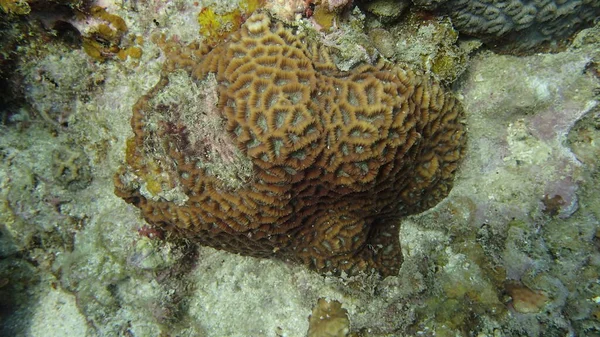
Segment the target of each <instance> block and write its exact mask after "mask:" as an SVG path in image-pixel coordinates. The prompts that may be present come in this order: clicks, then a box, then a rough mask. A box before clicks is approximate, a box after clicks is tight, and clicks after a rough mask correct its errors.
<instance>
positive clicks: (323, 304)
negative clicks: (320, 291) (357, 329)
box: [307, 298, 350, 337]
mask: <svg viewBox="0 0 600 337" xmlns="http://www.w3.org/2000/svg"><path fill="white" fill-rule="evenodd" d="M349 332H350V320H349V319H348V311H347V310H346V309H344V308H342V303H340V302H338V301H335V300H332V301H331V302H330V301H327V300H326V299H324V298H319V300H318V301H317V305H315V307H314V308H313V311H312V314H311V315H310V316H309V317H308V334H307V335H308V337H346V336H348V333H349Z"/></svg>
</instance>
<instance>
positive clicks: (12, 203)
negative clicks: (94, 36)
mask: <svg viewBox="0 0 600 337" xmlns="http://www.w3.org/2000/svg"><path fill="white" fill-rule="evenodd" d="M273 1H279V0H273ZM57 2H60V3H66V2H65V1H62V0H56V1H54V0H53V1H33V0H27V3H28V4H29V6H30V8H31V13H30V14H29V15H18V14H13V15H3V14H2V13H1V10H0V30H2V34H0V47H1V48H2V50H3V54H2V55H4V57H5V58H3V59H2V60H0V72H1V73H2V74H0V77H2V84H0V85H1V86H2V88H1V90H0V92H2V93H4V95H0V96H1V97H0V100H4V101H2V102H0V105H2V104H3V103H4V102H6V101H8V100H10V102H9V103H8V105H10V106H9V107H8V108H6V107H7V105H2V106H1V108H3V109H4V108H6V111H9V113H8V114H7V115H6V117H5V118H4V120H5V121H7V122H6V124H4V125H2V126H1V127H0V157H2V161H0V321H1V322H0V335H1V336H25V335H27V336H31V337H48V336H181V337H192V336H194V337H195V336H206V337H213V336H231V337H246V336H268V337H289V336H306V333H307V331H308V330H309V319H308V317H309V316H310V315H311V313H312V311H313V309H315V305H316V304H317V303H318V301H319V299H320V298H325V299H327V300H329V301H332V300H337V301H338V302H340V303H342V310H345V311H346V312H347V318H348V319H349V320H350V322H351V327H350V328H351V331H350V336H352V333H354V334H355V335H357V336H363V337H366V336H369V337H389V336H452V337H456V336H478V337H483V336H532V337H541V336H597V335H599V334H600V283H598V280H599V279H600V252H599V250H598V247H599V246H600V230H599V224H600V222H599V220H598V219H600V188H598V186H600V161H598V158H600V108H599V105H598V100H599V97H598V88H599V87H600V81H599V79H600V71H599V70H600V66H599V64H600V62H599V60H600V54H599V51H600V44H599V43H600V38H599V37H600V26H597V27H596V28H595V29H588V30H585V31H582V32H580V33H579V34H578V35H577V36H576V37H575V38H574V40H573V44H572V47H569V48H568V49H567V50H566V51H561V52H558V53H553V54H544V53H541V54H536V55H532V56H527V57H523V56H506V55H497V54H495V53H493V52H489V51H480V52H478V53H477V55H475V56H473V57H471V58H470V59H469V58H468V57H467V58H466V59H465V60H466V61H465V62H466V63H462V62H460V63H454V64H455V65H452V63H453V62H448V60H443V57H440V58H438V57H436V56H435V55H437V54H439V53H440V52H443V53H445V52H446V51H447V47H452V46H455V45H457V46H459V47H461V45H462V44H463V43H465V42H468V41H464V40H462V39H459V40H458V42H457V43H455V42H454V41H455V36H454V35H455V34H454V33H453V32H452V31H453V30H452V29H451V25H449V23H450V20H449V19H442V20H439V19H438V18H436V17H434V16H433V15H431V14H430V13H427V12H418V11H416V8H414V7H413V8H412V10H411V11H409V12H408V13H405V14H406V16H405V17H406V18H407V19H408V21H407V22H405V20H404V19H402V20H399V21H398V22H395V23H391V24H388V25H382V24H381V23H380V22H377V18H375V16H373V15H369V14H368V13H367V14H366V15H365V14H362V13H361V10H364V8H363V7H354V8H353V9H352V10H351V11H342V12H343V13H344V14H342V19H343V20H340V21H337V19H336V20H335V22H336V23H337V27H335V26H332V32H331V33H329V34H327V35H324V34H323V33H321V32H313V31H311V30H310V29H311V24H312V22H310V21H309V20H300V22H294V23H291V24H292V25H295V26H294V29H295V30H296V31H297V32H301V33H302V34H306V35H307V36H310V38H308V37H307V38H303V39H302V40H301V41H302V42H303V43H304V45H303V46H305V47H307V48H308V47H309V46H310V43H309V42H308V41H310V39H313V40H314V39H316V40H318V41H321V42H323V43H325V44H326V45H327V46H328V47H330V48H331V49H330V50H329V53H330V56H331V58H332V61H334V63H335V64H336V65H343V66H344V68H343V69H345V70H350V69H353V67H354V66H358V67H360V65H358V63H357V60H363V62H364V61H367V62H368V61H369V60H370V58H369V57H371V56H369V53H371V52H373V50H372V49H370V48H369V46H368V44H364V40H363V38H362V37H361V35H360V34H361V32H363V31H364V30H367V31H369V35H371V32H370V30H376V32H375V33H374V34H373V35H378V34H380V33H381V32H382V31H386V32H387V34H386V33H381V34H380V35H381V36H378V38H381V39H382V42H383V43H381V44H379V45H378V49H379V48H380V47H384V48H386V49H385V50H387V51H388V52H389V53H388V54H387V55H386V57H389V58H388V60H389V61H391V62H394V63H395V62H401V63H402V64H403V65H406V64H408V65H406V67H417V68H420V69H424V70H425V71H429V70H431V69H433V67H429V68H428V67H426V65H427V64H430V65H433V64H435V63H436V62H437V60H438V59H440V61H441V63H440V68H441V69H442V70H443V69H450V70H451V69H452V67H460V68H461V69H462V68H464V67H465V66H466V71H465V72H464V73H463V75H461V76H460V77H459V79H458V81H457V82H456V83H455V84H454V86H453V90H455V91H456V93H457V97H458V98H459V99H460V100H461V101H462V103H463V106H464V110H465V113H464V118H465V119H466V120H467V125H468V127H469V129H468V135H469V137H468V145H467V147H468V151H467V153H466V155H465V158H464V159H463V161H462V163H461V166H460V170H459V174H457V177H456V179H455V181H454V187H453V189H452V192H451V193H450V194H449V195H448V196H447V197H446V198H445V199H444V200H443V201H442V202H440V203H439V204H437V205H436V206H435V207H433V208H431V209H430V210H428V211H426V212H423V213H419V214H415V215H412V216H408V217H403V218H402V219H401V220H399V221H398V224H399V225H400V233H399V240H400V245H401V247H402V253H403V262H402V266H401V268H400V270H399V271H398V274H397V275H395V276H389V277H387V278H385V279H383V280H382V279H381V278H380V277H379V276H378V275H375V274H374V275H369V276H368V277H365V276H362V275H357V276H343V277H338V276H335V275H329V276H322V275H319V274H317V273H314V272H312V271H311V270H309V269H308V268H305V267H304V266H303V265H299V264H295V263H291V262H288V261H280V260H277V259H256V258H252V257H248V256H242V255H238V254H230V253H229V252H227V251H223V250H217V249H213V248H211V247H204V246H200V247H198V246H196V245H193V244H191V242H190V241H188V240H177V239H175V237H176V236H174V235H172V233H171V232H170V231H165V230H164V228H161V226H160V225H151V224H148V223H146V222H145V221H144V218H143V216H142V213H141V211H140V210H139V209H138V208H136V207H135V206H133V205H130V204H127V203H125V202H124V201H123V200H122V199H121V198H119V197H117V196H116V195H115V194H114V182H113V177H114V174H115V171H116V170H117V169H118V168H119V167H120V166H122V165H123V163H124V161H125V154H126V153H125V150H126V146H127V139H128V138H129V137H131V136H132V131H131V126H130V119H131V114H132V106H134V105H135V104H136V102H137V101H138V100H140V97H141V96H142V95H144V94H145V93H146V94H148V95H149V101H148V105H147V106H148V107H149V109H148V114H147V116H149V118H150V120H148V122H149V124H150V125H154V124H153V120H152V118H154V117H156V116H157V115H156V114H154V115H152V114H153V113H154V112H155V111H154V110H153V109H154V108H157V107H159V106H160V105H161V104H162V105H163V108H168V109H171V110H170V111H171V112H172V113H178V112H183V111H186V110H188V109H189V108H190V107H194V108H195V109H197V110H195V111H197V112H198V113H197V114H196V115H185V118H186V119H191V120H192V121H194V123H199V124H204V126H205V127H204V128H203V131H202V132H204V134H205V135H206V136H208V137H212V138H213V139H214V140H216V141H217V143H218V142H220V141H229V140H230V137H229V136H228V135H227V133H226V131H227V130H226V129H225V126H226V124H223V123H222V122H223V120H222V119H215V118H214V117H215V115H217V116H218V115H219V114H218V113H220V111H221V110H220V109H217V108H215V106H216V104H218V100H219V92H218V88H219V85H220V84H219V81H218V80H217V76H216V74H214V75H208V76H206V77H205V78H203V79H197V78H195V77H194V76H193V75H191V69H192V68H193V69H195V67H196V64H197V61H199V60H201V58H202V57H203V55H205V54H204V51H203V52H201V53H200V54H201V55H198V54H194V52H192V51H191V50H195V49H194V46H192V47H193V48H192V49H191V50H190V49H189V48H181V47H180V46H179V43H181V44H182V45H183V44H187V43H190V42H192V41H197V40H198V39H199V38H201V37H199V34H198V31H199V28H200V27H199V26H198V24H197V22H198V12H199V11H200V10H201V6H204V7H206V6H211V7H212V8H214V9H215V11H218V10H224V11H225V12H226V11H230V10H232V9H234V8H236V7H237V6H238V4H240V3H241V1H237V0H225V1H220V0H203V1H201V2H199V3H198V2H195V1H187V0H183V1H181V0H177V1H126V2H123V1H112V0H102V1H100V2H97V3H96V4H98V5H101V6H102V7H104V8H106V11H107V12H108V13H111V14H114V15H118V16H119V17H121V18H123V19H124V20H125V21H126V22H127V27H128V32H129V33H127V35H125V36H124V41H123V43H124V44H126V43H127V39H128V38H129V36H133V35H135V36H136V39H137V37H139V36H141V37H143V40H144V41H145V42H144V44H143V54H142V55H141V58H140V59H139V60H130V61H127V62H119V61H117V60H116V59H115V60H114V61H116V62H113V60H111V59H107V61H106V62H94V60H93V59H92V58H90V57H89V56H88V55H87V54H85V53H84V52H83V51H82V50H81V45H80V44H79V45H77V44H70V43H69V44H67V43H65V40H64V39H63V38H61V37H60V35H61V34H62V33H60V32H59V31H57V35H56V36H55V35H50V34H49V33H47V32H46V33H44V32H42V33H40V29H41V30H43V28H41V26H40V23H39V21H37V18H42V19H43V16H44V13H46V12H44V13H41V12H40V9H41V8H40V7H41V6H46V8H47V7H51V6H53V5H54V4H55V3H57ZM280 2H281V3H291V2H290V1H280ZM299 2H300V1H299ZM301 2H303V3H305V2H304V1H301ZM430 2H432V1H430ZM356 3H357V4H358V6H361V3H360V2H358V1H356ZM64 7H66V8H68V7H69V6H64ZM64 15H66V16H67V17H70V16H71V15H72V14H69V13H68V11H67V13H66V14H64ZM403 18H404V17H403ZM414 18H417V19H418V20H415V19H414ZM63 20H64V16H63ZM81 20H82V21H84V20H85V18H81ZM101 22H104V21H99V20H98V21H97V20H90V21H89V24H88V26H87V27H89V28H92V29H93V27H97V24H98V23H101ZM403 23H406V24H408V25H413V28H414V29H403V30H400V29H398V27H399V26H402V25H403ZM46 27H54V25H53V24H50V25H47V26H46ZM65 27H68V26H65ZM77 27H78V29H79V28H80V26H77ZM349 27H354V28H353V29H349ZM365 27H366V28H365ZM68 31H69V28H65V30H64V31H63V33H65V34H67V35H68ZM81 32H82V34H83V36H85V35H86V34H87V31H86V30H85V28H84V29H81ZM350 33H352V34H350ZM52 34H54V33H52ZM160 35H164V36H166V37H167V39H168V40H169V41H178V42H177V43H168V44H166V45H164V42H165V40H162V39H153V36H160ZM363 35H364V33H363ZM383 35H385V36H383ZM469 41H478V40H475V39H474V40H469ZM157 42H158V44H157ZM499 42H501V41H499ZM160 45H162V47H163V48H164V49H165V48H173V49H172V50H169V51H168V55H169V57H171V58H172V57H174V56H177V55H179V56H180V58H181V59H182V60H187V61H190V60H191V61H193V62H190V63H189V64H190V68H189V69H188V68H182V67H179V66H177V65H176V64H174V63H172V62H171V63H169V64H170V67H172V68H171V70H173V71H171V70H169V72H168V73H167V74H164V76H165V77H166V78H167V79H168V80H169V83H168V84H167V85H166V86H164V87H162V88H161V89H157V90H156V92H150V93H149V92H148V91H149V90H151V88H153V87H154V86H155V85H156V83H157V82H158V81H159V80H160V78H161V74H160V73H161V69H163V64H164V62H165V60H166V59H167V57H166V56H164V55H162V54H161V46H160ZM407 47H412V48H407ZM361 48H365V49H366V52H363V51H361ZM384 48H381V50H384ZM461 48H462V47H461ZM309 50H310V48H309ZM402 50H406V51H407V52H410V55H408V54H403V52H402ZM181 51H183V52H190V53H191V54H192V55H190V56H189V58H188V56H182V54H180V52H181ZM336 51H339V52H338V53H336ZM357 53H362V54H360V55H353V54H357ZM176 54H177V55H176ZM309 55H310V54H309ZM365 55H367V56H365ZM405 55H406V56H410V61H405V60H406V59H405V58H403V56H405ZM117 57H118V55H117ZM461 59H462V58H455V60H459V61H460V60H461ZM404 62H408V63H404ZM419 62H422V64H421V63H419ZM135 63H139V66H136V65H135ZM436 67H437V66H436ZM338 68H339V67H338ZM60 69H62V70H64V71H59V70H60ZM339 69H342V68H339ZM167 70H168V69H167ZM336 73H337V74H345V76H350V75H351V74H352V72H349V73H344V72H336ZM5 75H7V76H5ZM342 78H343V77H342ZM440 78H441V77H440ZM53 82H54V83H56V84H57V85H54V84H53ZM25 88H26V89H27V92H26V91H25V90H23V89H25ZM29 91H31V92H29ZM19 92H21V93H20V95H21V96H20V98H18V97H19ZM182 95H183V96H182ZM15 98H18V99H15ZM71 103H74V104H71ZM41 108H44V109H47V110H45V111H47V112H49V114H48V116H49V117H50V120H53V121H56V122H60V124H61V127H59V128H55V127H52V126H51V124H50V123H48V122H47V121H46V120H45V119H42V117H41V115H40V113H39V111H38V109H41ZM150 108H152V109H150ZM63 109H64V110H65V111H67V112H68V115H65V116H66V118H64V117H62V115H61V114H60V111H61V110H63ZM203 114H208V116H204V115H203ZM152 116H154V117H152ZM192 117H193V118H192ZM155 120H156V119H154V121H155ZM65 122H67V123H68V126H67V127H65V126H66V124H65ZM166 126H167V125H158V128H159V129H162V128H164V127H166ZM175 126H176V125H173V127H171V126H169V129H170V130H171V131H177V132H184V133H185V132H199V131H198V130H196V131H194V130H191V129H190V130H191V131H190V130H186V129H181V128H175ZM162 130H164V129H162ZM130 142H131V141H130ZM228 144H229V145H230V144H231V143H220V144H218V145H219V149H220V150H231V152H230V154H232V155H235V156H233V157H231V158H233V159H234V161H233V162H234V163H235V164H242V165H239V166H233V165H229V166H228V165H224V164H226V163H224V162H223V161H219V160H218V158H220V157H219V156H215V157H213V158H215V159H212V160H210V161H209V160H205V161H203V164H205V166H204V168H205V169H206V170H207V171H211V172H213V174H217V175H218V176H219V179H220V181H222V183H223V184H230V186H231V187H230V188H231V189H233V190H235V189H243V188H244V187H245V185H244V184H241V183H242V182H244V181H245V179H249V178H250V177H252V172H253V171H252V169H253V167H252V166H251V165H246V164H248V163H251V162H250V161H249V160H243V158H245V156H244V155H243V153H242V152H241V151H240V149H239V148H237V147H229V146H228ZM130 148H133V147H132V146H130ZM150 149H152V147H148V150H150ZM208 150H210V149H208ZM73 152H75V153H77V154H76V155H75V156H73V157H71V156H69V154H71V153H73ZM56 153H64V154H65V156H64V158H63V160H66V161H67V162H68V161H69V160H68V159H69V158H73V159H75V157H77V158H79V159H77V160H74V163H75V164H77V165H83V166H82V167H87V168H85V169H84V170H85V171H86V175H87V174H90V175H91V178H92V179H91V180H87V179H86V180H85V184H78V185H77V186H75V188H71V187H70V183H69V180H68V179H63V178H66V177H69V176H70V175H68V174H63V175H61V174H56V173H60V172H61V171H60V170H55V168H60V167H61V165H60V163H61V162H62V160H61V159H60V158H57V156H55V154H56ZM219 153H225V152H212V151H208V152H207V154H208V155H209V156H210V155H214V154H219ZM228 153H229V152H228ZM237 155H240V156H239V157H238V156H237ZM56 159H59V160H58V162H54V160H56ZM78 160H82V161H81V162H78ZM54 163H57V164H59V165H56V166H54ZM155 164H157V168H160V166H158V165H163V163H155ZM74 167H79V166H74ZM88 168H89V169H88ZM223 168H226V169H223ZM248 169H250V170H248ZM63 172H64V173H68V171H63ZM232 172H237V174H239V175H240V177H241V178H238V177H237V176H236V175H234V174H231V173H232ZM160 173H161V172H160V171H159V170H158V169H157V170H156V171H153V172H152V174H150V175H146V178H147V179H146V181H145V183H146V184H145V185H144V186H145V189H144V188H142V193H143V195H144V196H145V197H147V198H150V199H151V200H153V201H152V202H158V201H161V200H162V199H161V198H163V197H164V198H173V199H172V200H173V201H174V202H185V201H184V200H185V197H184V194H183V193H178V190H177V189H175V190H173V191H170V190H169V188H168V187H169V186H167V185H165V186H163V184H164V183H165V181H166V182H168V180H167V178H168V176H166V175H164V176H161V175H160ZM60 180H62V181H60ZM169 191H170V192H171V193H166V192H169ZM243 239H244V240H242V239H240V245H243V244H244V242H246V241H245V240H247V239H246V238H243ZM330 303H331V302H330ZM324 317H325V316H324ZM312 318H316V316H312ZM340 322H342V320H340Z"/></svg>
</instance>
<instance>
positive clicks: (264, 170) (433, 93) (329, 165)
mask: <svg viewBox="0 0 600 337" xmlns="http://www.w3.org/2000/svg"><path fill="white" fill-rule="evenodd" d="M165 44H166V46H165V48H164V49H165V51H166V52H167V54H168V59H169V61H168V62H167V64H166V65H165V71H164V75H163V78H162V80H161V81H160V82H159V83H158V84H157V85H156V87H155V88H154V89H152V90H151V91H150V92H149V93H148V94H147V95H145V96H144V97H142V98H141V99H140V100H139V101H138V103H137V104H136V105H135V107H134V115H133V117H132V120H131V125H132V127H133V130H134V133H135V136H134V138H132V139H131V140H130V141H129V144H128V149H127V155H126V157H127V158H126V159H127V166H126V167H124V168H122V169H121V171H120V172H119V173H118V174H117V175H116V177H115V184H116V193H117V195H119V196H121V197H122V198H124V199H125V200H126V201H128V202H130V203H132V204H134V205H136V206H137V207H139V208H140V209H141V210H142V213H143V215H144V216H145V218H146V219H147V221H148V222H150V223H153V224H156V225H158V226H161V227H164V228H168V229H171V230H174V231H176V232H179V233H181V234H182V235H185V236H186V237H188V238H190V239H192V240H195V241H196V242H199V243H201V244H204V245H208V246H212V247H215V248H218V249H224V250H227V251H230V252H235V253H240V254H244V255H251V256H257V257H278V258H281V259H290V260H293V261H297V262H300V263H304V264H305V265H307V266H309V267H310V268H312V269H315V270H317V271H319V272H323V273H325V272H334V273H341V272H347V273H348V274H356V273H358V272H361V271H362V272H371V271H372V270H375V271H377V272H379V273H380V274H382V275H383V276H387V275H391V274H395V273H397V272H398V269H399V267H400V264H401V262H402V253H401V250H400V246H399V237H398V236H399V232H398V230H399V228H398V219H399V217H401V216H403V215H407V214H413V213H417V212H421V211H423V210H425V209H428V208H430V207H432V206H434V205H435V204H436V203H437V202H439V201H440V200H441V199H442V198H444V197H445V196H446V195H447V194H448V192H449V191H450V189H451V186H452V180H453V176H454V173H455V170H456V168H457V165H458V163H459V161H460V159H461V157H462V156H463V154H464V144H465V139H466V137H465V127H464V125H463V121H462V119H463V112H462V108H461V107H460V105H459V103H458V102H457V101H456V100H455V98H453V97H452V96H451V95H448V94H445V93H444V91H443V90H442V88H441V87H440V85H439V84H437V83H434V82H432V81H430V80H428V79H426V78H425V77H423V76H419V75H417V74H415V73H414V72H413V71H411V70H408V69H405V68H402V67H398V66H391V65H388V64H384V63H380V64H377V65H375V66H372V65H363V66H360V67H357V68H356V69H353V70H352V71H350V72H341V71H338V69H337V68H336V67H335V65H334V64H333V63H332V61H331V58H330V55H329V54H328V53H327V50H326V49H325V48H324V47H323V46H320V45H317V44H309V43H308V42H306V41H305V40H303V38H302V37H301V36H297V35H295V34H294V32H292V31H291V30H289V29H286V28H285V27H284V26H283V25H282V24H281V23H279V22H275V21H274V20H272V19H271V18H270V17H269V16H268V15H267V14H263V13H256V14H254V15H253V16H251V17H250V18H249V19H248V20H247V21H246V23H245V24H244V25H243V27H242V28H241V30H240V31H238V32H237V33H235V34H234V35H232V37H231V38H230V40H229V41H228V42H227V43H225V44H222V45H220V46H217V47H216V48H214V49H212V50H210V51H208V50H206V48H204V47H201V46H200V45H199V44H197V43H196V44H192V45H190V46H187V47H178V46H177V45H176V44H174V43H171V44H169V43H168V42H165ZM178 71H179V72H181V73H183V74H184V77H188V78H189V79H190V80H189V81H190V83H191V84H190V86H192V87H195V88H196V89H194V90H192V89H190V93H189V95H187V96H188V98H185V97H182V98H181V99H182V102H177V101H175V100H173V99H172V98H164V97H163V98H161V97H162V96H169V95H170V94H169V93H168V92H169V91H170V90H171V89H169V87H170V86H171V85H174V84H172V83H170V82H172V81H173V78H174V76H173V74H174V73H176V72H178ZM211 81H213V82H214V83H215V85H214V88H216V89H215V90H214V92H213V93H212V94H211V91H210V85H207V84H206V83H210V82H211ZM171 91H173V90H171ZM193 95H200V96H201V101H203V102H204V103H200V104H198V105H201V106H198V107H195V108H194V106H193V104H192V110H194V109H196V110H194V111H195V112H194V111H192V112H190V111H189V110H190V108H189V107H185V109H183V108H182V106H187V105H189V104H188V103H183V101H184V100H185V99H189V97H193ZM183 96H186V95H183ZM211 97H212V99H214V101H215V102H216V103H215V104H211V103H210V102H211ZM184 110H185V111H184ZM194 114H196V115H194ZM198 116H204V117H198ZM194 118H196V120H195V122H190V121H192V120H193V119H194ZM202 118H205V119H202ZM215 119H216V120H217V121H218V123H216V124H215V123H214V120H215ZM211 120H212V123H213V124H214V125H216V126H215V128H216V129H215V130H212V131H211V130H208V128H207V127H206V125H209V124H210V123H211ZM219 128H220V129H219ZM220 164H224V165H223V166H222V167H226V168H228V169H229V171H231V170H233V171H234V172H236V173H235V174H234V178H233V179H231V178H227V174H228V173H227V172H229V171H228V170H222V169H215V167H219V166H218V165H220ZM246 166H249V167H250V172H251V174H245V173H244V172H245V171H244V169H243V168H244V167H246ZM225 171H227V172H225Z"/></svg>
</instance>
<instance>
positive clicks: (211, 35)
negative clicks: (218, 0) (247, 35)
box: [198, 0, 264, 46]
mask: <svg viewBox="0 0 600 337" xmlns="http://www.w3.org/2000/svg"><path fill="white" fill-rule="evenodd" d="M263 2H264V0H244V1H240V3H239V5H238V7H236V8H235V9H231V10H224V9H222V10H218V9H217V10H216V9H215V8H214V6H207V7H204V8H202V10H201V11H200V13H198V24H200V35H202V36H203V37H204V40H203V43H204V44H207V45H210V46H214V45H216V44H219V43H220V42H223V40H225V39H226V38H227V37H228V36H229V35H230V34H231V33H233V32H235V31H236V30H238V29H239V28H240V26H241V25H242V23H243V22H244V20H245V19H246V18H247V17H248V16H250V14H252V13H253V12H254V11H255V10H257V9H258V8H260V7H261V6H262V5H263Z"/></svg>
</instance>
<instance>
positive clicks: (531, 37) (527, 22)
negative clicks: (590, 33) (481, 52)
mask: <svg viewBox="0 0 600 337" xmlns="http://www.w3.org/2000/svg"><path fill="white" fill-rule="evenodd" d="M415 4H416V5H417V6H424V7H425V8H427V9H429V10H430V9H432V8H433V7H436V6H437V7H438V9H441V11H442V12H444V13H448V14H449V15H450V16H451V18H452V22H453V24H454V25H455V27H456V28H457V29H458V30H459V31H460V32H461V33H464V34H467V35H473V36H478V37H481V38H483V39H484V40H486V41H488V42H490V43H492V44H493V43H497V42H498V41H502V42H503V43H502V49H503V50H510V49H511V48H512V49H514V48H517V49H519V50H522V51H527V50H529V49H531V48H532V47H535V46H536V45H539V44H541V43H544V42H548V43H549V44H554V43H556V42H555V41H556V40H560V39H563V38H566V37H569V36H570V35H572V34H573V33H575V32H576V31H577V30H579V29H582V28H585V27H586V26H590V25H592V24H593V22H594V20H595V19H596V18H597V17H598V16H599V15H600V3H599V2H598V1H589V0H568V1H554V0H552V1H546V0H505V1H495V0H447V1H439V2H438V1H436V2H435V3H432V2H431V1H429V0H425V1H422V0H417V1H415ZM509 41H510V43H508V42H509Z"/></svg>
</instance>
